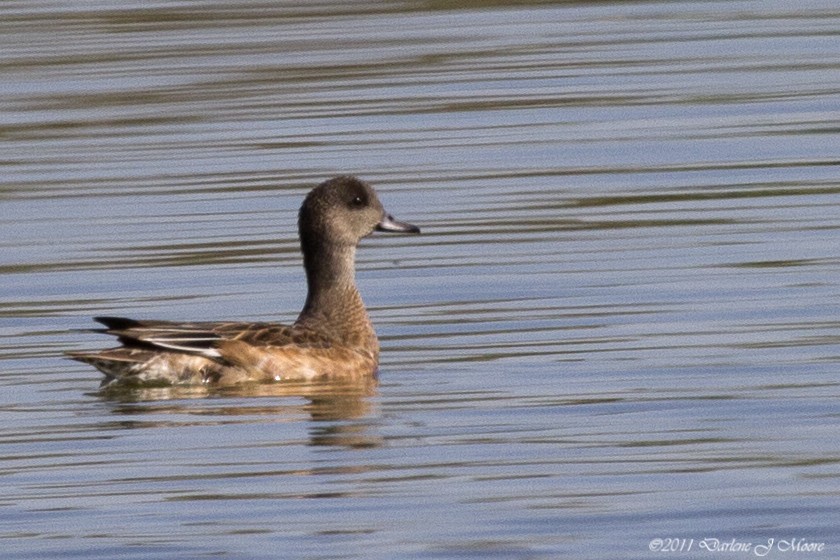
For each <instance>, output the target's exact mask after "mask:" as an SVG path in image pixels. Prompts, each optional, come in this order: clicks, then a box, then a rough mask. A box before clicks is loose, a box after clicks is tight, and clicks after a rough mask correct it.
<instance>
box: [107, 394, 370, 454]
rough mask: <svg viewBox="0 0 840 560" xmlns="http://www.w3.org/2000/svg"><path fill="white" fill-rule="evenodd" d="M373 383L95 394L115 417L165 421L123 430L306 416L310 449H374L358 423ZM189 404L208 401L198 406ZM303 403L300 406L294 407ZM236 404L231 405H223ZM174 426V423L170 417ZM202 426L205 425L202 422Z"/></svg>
mask: <svg viewBox="0 0 840 560" xmlns="http://www.w3.org/2000/svg"><path fill="white" fill-rule="evenodd" d="M377 385H378V384H377V381H376V380H375V379H373V378H367V379H363V380H358V381H354V382H350V381H329V382H287V383H272V384H242V385H239V386H233V387H224V388H215V387H214V388H206V387H200V386H198V387H195V386H184V387H154V388H125V387H118V386H111V387H106V388H105V389H103V390H102V391H100V392H99V393H98V395H100V396H101V397H102V398H103V399H105V400H106V401H108V402H113V403H115V406H114V407H113V408H112V412H113V413H114V414H121V415H128V416H138V417H143V416H148V415H152V416H153V415H161V416H162V417H164V416H165V420H164V419H162V420H161V421H160V422H155V421H154V420H137V419H132V420H130V421H119V422H118V425H119V426H120V427H122V428H127V429H137V428H155V427H163V426H166V427H172V426H173V424H176V425H183V426H189V425H194V424H195V422H190V421H188V420H183V418H189V417H190V416H195V415H200V416H203V417H212V418H214V419H215V422H216V423H218V424H236V423H244V424H247V423H251V422H265V421H266V418H268V419H269V421H281V422H282V421H290V420H295V421H296V420H299V418H300V417H301V416H302V415H308V416H309V418H310V419H311V420H312V421H313V422H314V424H313V426H312V428H310V430H311V444H312V445H315V446H340V447H376V446H378V445H381V442H382V439H381V437H380V436H377V435H374V434H370V433H368V429H369V425H368V424H367V423H359V422H342V421H346V420H357V421H358V420H360V419H363V418H365V417H366V416H369V415H370V414H371V408H372V405H371V398H372V397H374V396H375V395H376V394H377ZM278 398H279V399H281V401H280V403H279V404H272V405H267V404H265V401H266V399H278ZM194 399H209V400H206V401H205V402H203V403H202V404H201V405H199V406H197V405H196V402H194ZM300 399H303V400H304V401H305V403H304V404H300V403H299V402H295V401H296V400H297V401H299V400H300ZM228 403H235V404H228ZM173 414H175V415H177V417H178V418H179V420H177V421H173V420H172V418H171V415H173ZM201 424H202V425H206V424H207V422H206V421H205V420H202V422H201Z"/></svg>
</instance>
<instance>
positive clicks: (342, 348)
mask: <svg viewBox="0 0 840 560" xmlns="http://www.w3.org/2000/svg"><path fill="white" fill-rule="evenodd" d="M298 230H299V234H300V246H301V252H302V253H303V266H304V268H305V269H306V282H307V287H308V291H307V295H306V302H305V303H304V305H303V310H302V311H301V312H300V315H299V316H298V318H297V320H296V321H295V322H294V324H292V325H282V324H277V323H245V322H195V323H180V322H170V321H144V320H134V319H126V318H122V317H95V318H94V319H95V320H96V321H98V322H99V323H102V324H103V325H105V328H104V329H102V330H101V331H100V332H104V333H107V334H110V335H114V336H116V337H117V339H118V340H119V342H120V343H121V344H122V346H120V347H117V348H111V349H108V350H102V351H90V352H85V351H82V352H68V353H67V354H68V356H69V357H70V358H72V359H74V360H78V361H80V362H85V363H87V364H90V365H92V366H94V367H95V368H97V369H98V370H100V371H101V372H102V373H104V374H105V379H104V380H103V381H102V386H106V385H109V384H111V383H112V382H115V381H116V382H125V383H131V384H144V383H161V384H173V385H198V384H202V385H218V386H230V385H235V384H238V383H243V382H258V383H262V382H273V381H283V380H315V379H320V378H324V379H344V380H349V379H356V378H365V377H367V376H372V375H374V374H375V373H376V371H377V367H378V364H379V341H378V340H377V338H376V333H375V332H374V330H373V326H372V325H371V322H370V318H369V317H368V314H367V311H366V310H365V305H364V302H362V297H361V295H359V291H358V289H357V288H356V281H355V255H356V246H357V245H358V244H359V241H360V240H361V239H362V238H364V237H367V236H368V235H370V234H371V233H373V232H374V231H375V230H376V231H390V232H402V233H420V229H419V228H418V227H417V226H414V225H411V224H407V223H404V222H399V221H397V220H395V219H394V218H393V217H392V216H391V215H390V214H388V213H386V212H385V210H384V208H383V207H382V203H381V202H379V199H378V198H377V196H376V192H374V190H373V188H371V186H370V185H368V184H367V183H365V182H364V181H362V180H360V179H358V178H356V177H351V176H341V177H335V178H333V179H329V180H327V181H324V182H323V183H321V184H320V185H318V186H317V187H315V188H314V189H313V190H312V191H311V192H310V193H309V194H308V195H307V196H306V198H305V199H304V201H303V205H302V206H301V208H300V213H299V216H298Z"/></svg>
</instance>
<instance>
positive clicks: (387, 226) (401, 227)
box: [376, 214, 420, 233]
mask: <svg viewBox="0 0 840 560" xmlns="http://www.w3.org/2000/svg"><path fill="white" fill-rule="evenodd" d="M376 229H377V231H393V232H397V233H420V228H419V227H417V226H415V225H413V224H407V223H405V222H400V221H398V220H395V219H394V217H393V216H392V215H390V214H385V217H384V218H382V221H381V222H379V224H378V225H377V226H376Z"/></svg>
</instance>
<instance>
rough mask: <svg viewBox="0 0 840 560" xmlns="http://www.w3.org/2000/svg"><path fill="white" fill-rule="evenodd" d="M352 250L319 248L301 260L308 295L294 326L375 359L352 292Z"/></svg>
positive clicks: (366, 321)
mask: <svg viewBox="0 0 840 560" xmlns="http://www.w3.org/2000/svg"><path fill="white" fill-rule="evenodd" d="M355 260H356V248H355V247H353V246H349V247H343V246H323V245H322V246H320V247H319V248H318V249H316V250H312V249H311V248H310V250H308V251H307V252H306V253H304V256H303V266H304V268H305V269H306V283H307V287H308V292H307V295H306V303H305V304H304V306H303V310H302V311H301V312H300V316H299V317H298V319H297V322H296V324H297V325H300V326H303V327H307V328H310V329H313V330H316V331H318V332H322V333H324V334H327V335H329V336H330V337H331V338H334V339H335V340H337V341H339V342H341V343H342V344H344V345H346V346H348V347H352V348H359V349H363V350H366V351H368V352H370V353H371V354H372V355H373V356H374V358H376V357H377V356H378V355H379V343H378V342H377V339H376V333H375V332H374V330H373V326H372V325H371V323H370V318H369V317H368V314H367V310H366V309H365V304H364V302H363V301H362V296H361V295H360V294H359V290H358V289H357V288H356V279H355Z"/></svg>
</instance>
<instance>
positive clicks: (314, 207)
mask: <svg viewBox="0 0 840 560" xmlns="http://www.w3.org/2000/svg"><path fill="white" fill-rule="evenodd" d="M298 228H299V230H300V241H301V246H302V248H303V252H304V254H305V253H307V249H312V248H316V247H323V246H333V247H355V246H356V245H358V243H359V241H360V240H361V239H362V238H363V237H366V236H368V235H370V234H371V233H373V232H374V230H379V231H394V232H402V233H420V229H419V228H418V227H417V226H413V225H411V224H406V223H403V222H398V221H397V220H395V219H394V218H393V217H392V216H391V215H390V214H388V213H386V212H385V209H384V208H383V207H382V203H381V202H379V198H378V197H377V196H376V192H374V190H373V188H371V186H370V185H368V184H367V183H365V182H364V181H362V180H360V179H357V178H356V177H351V176H340V177H335V178H333V179H329V180H327V181H324V182H323V183H321V184H320V185H318V186H317V187H315V188H314V189H312V191H310V193H309V194H308V195H306V199H304V201H303V205H302V206H301V207H300V214H299V216H298Z"/></svg>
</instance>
